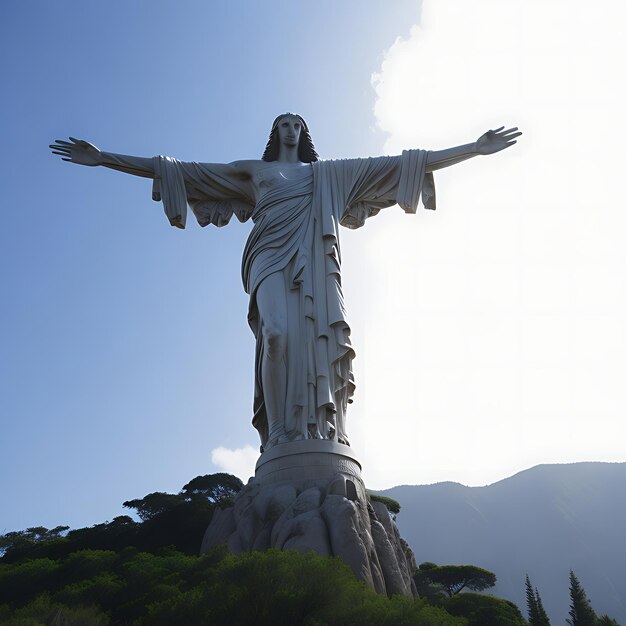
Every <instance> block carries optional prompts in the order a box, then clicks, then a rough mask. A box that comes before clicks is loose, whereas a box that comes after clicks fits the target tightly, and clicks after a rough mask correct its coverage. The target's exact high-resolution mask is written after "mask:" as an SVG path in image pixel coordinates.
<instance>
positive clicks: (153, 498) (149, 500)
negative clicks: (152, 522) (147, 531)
mask: <svg viewBox="0 0 626 626" xmlns="http://www.w3.org/2000/svg"><path fill="white" fill-rule="evenodd" d="M184 503H185V498H184V496H181V495H179V494H177V495H173V494H171V493H163V492H162V491H156V492H154V493H149V494H148V495H147V496H144V497H143V498H139V499H136V500H126V502H124V503H123V506H125V507H126V508H128V509H135V510H136V511H137V515H139V517H140V518H141V520H142V521H144V522H145V521H146V520H149V519H152V518H153V517H156V516H157V515H161V514H162V513H165V512H166V511H171V510H172V509H174V508H176V507H177V506H181V505H182V504H184Z"/></svg>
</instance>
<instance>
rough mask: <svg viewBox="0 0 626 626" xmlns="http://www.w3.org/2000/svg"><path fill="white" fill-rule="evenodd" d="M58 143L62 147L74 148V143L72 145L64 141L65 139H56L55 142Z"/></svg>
mask: <svg viewBox="0 0 626 626" xmlns="http://www.w3.org/2000/svg"><path fill="white" fill-rule="evenodd" d="M54 141H55V142H56V143H58V144H59V145H62V146H73V145H74V144H73V143H70V142H69V141H63V139H55V140H54Z"/></svg>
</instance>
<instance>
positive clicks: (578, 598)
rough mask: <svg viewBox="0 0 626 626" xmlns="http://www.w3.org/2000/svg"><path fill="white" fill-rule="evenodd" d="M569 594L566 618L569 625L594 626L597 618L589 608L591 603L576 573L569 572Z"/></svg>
mask: <svg viewBox="0 0 626 626" xmlns="http://www.w3.org/2000/svg"><path fill="white" fill-rule="evenodd" d="M569 595H570V599H571V604H570V610H569V615H570V618H571V619H568V620H566V621H567V623H568V624H569V625H570V626H596V624H597V623H598V618H597V616H596V614H595V613H594V611H593V609H592V608H591V603H590V602H589V599H588V598H587V594H586V593H585V590H584V589H583V587H582V585H581V584H580V581H579V580H578V578H576V574H574V572H573V571H572V570H570V572H569Z"/></svg>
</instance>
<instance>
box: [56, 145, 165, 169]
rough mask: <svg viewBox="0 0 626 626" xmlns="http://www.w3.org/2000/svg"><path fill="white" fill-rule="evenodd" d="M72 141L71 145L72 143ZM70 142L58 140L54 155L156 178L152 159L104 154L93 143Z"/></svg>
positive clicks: (81, 163) (72, 161) (85, 163)
mask: <svg viewBox="0 0 626 626" xmlns="http://www.w3.org/2000/svg"><path fill="white" fill-rule="evenodd" d="M70 141H71V143H70ZM70 141H63V140H62V139H57V140H56V143H54V144H52V145H51V146H50V148H51V149H52V153H53V154H58V155H59V156H61V157H62V160H63V161H69V162H70V163H78V164H79V165H88V166H90V167H94V166H96V165H103V166H104V167H110V168H111V169H114V170H118V171H120V172H126V173H127V174H133V175H134V176H142V177H143V178H154V167H153V166H152V159H151V158H147V157H136V156H128V155H126V154H114V153H112V152H103V151H102V150H100V149H99V148H97V147H96V146H94V145H93V144H92V143H89V142H88V141H83V140H82V139H75V138H74V137H70Z"/></svg>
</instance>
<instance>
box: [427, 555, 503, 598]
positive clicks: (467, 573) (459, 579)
mask: <svg viewBox="0 0 626 626" xmlns="http://www.w3.org/2000/svg"><path fill="white" fill-rule="evenodd" d="M422 565H428V566H430V567H426V568H423V569H422V568H421V566H420V569H419V570H418V572H419V573H420V577H421V582H430V583H431V584H433V585H440V586H441V588H442V589H443V591H445V592H446V593H447V594H448V596H449V597H452V596H454V595H456V594H457V593H459V592H461V591H463V589H470V590H472V591H483V590H484V589H488V588H489V587H493V586H494V585H495V584H496V575H495V574H494V573H493V572H490V571H488V570H486V569H482V568H481V567H476V566H475V565H435V566H434V567H432V566H433V565H434V563H428V564H424V563H423V564H422Z"/></svg>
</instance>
